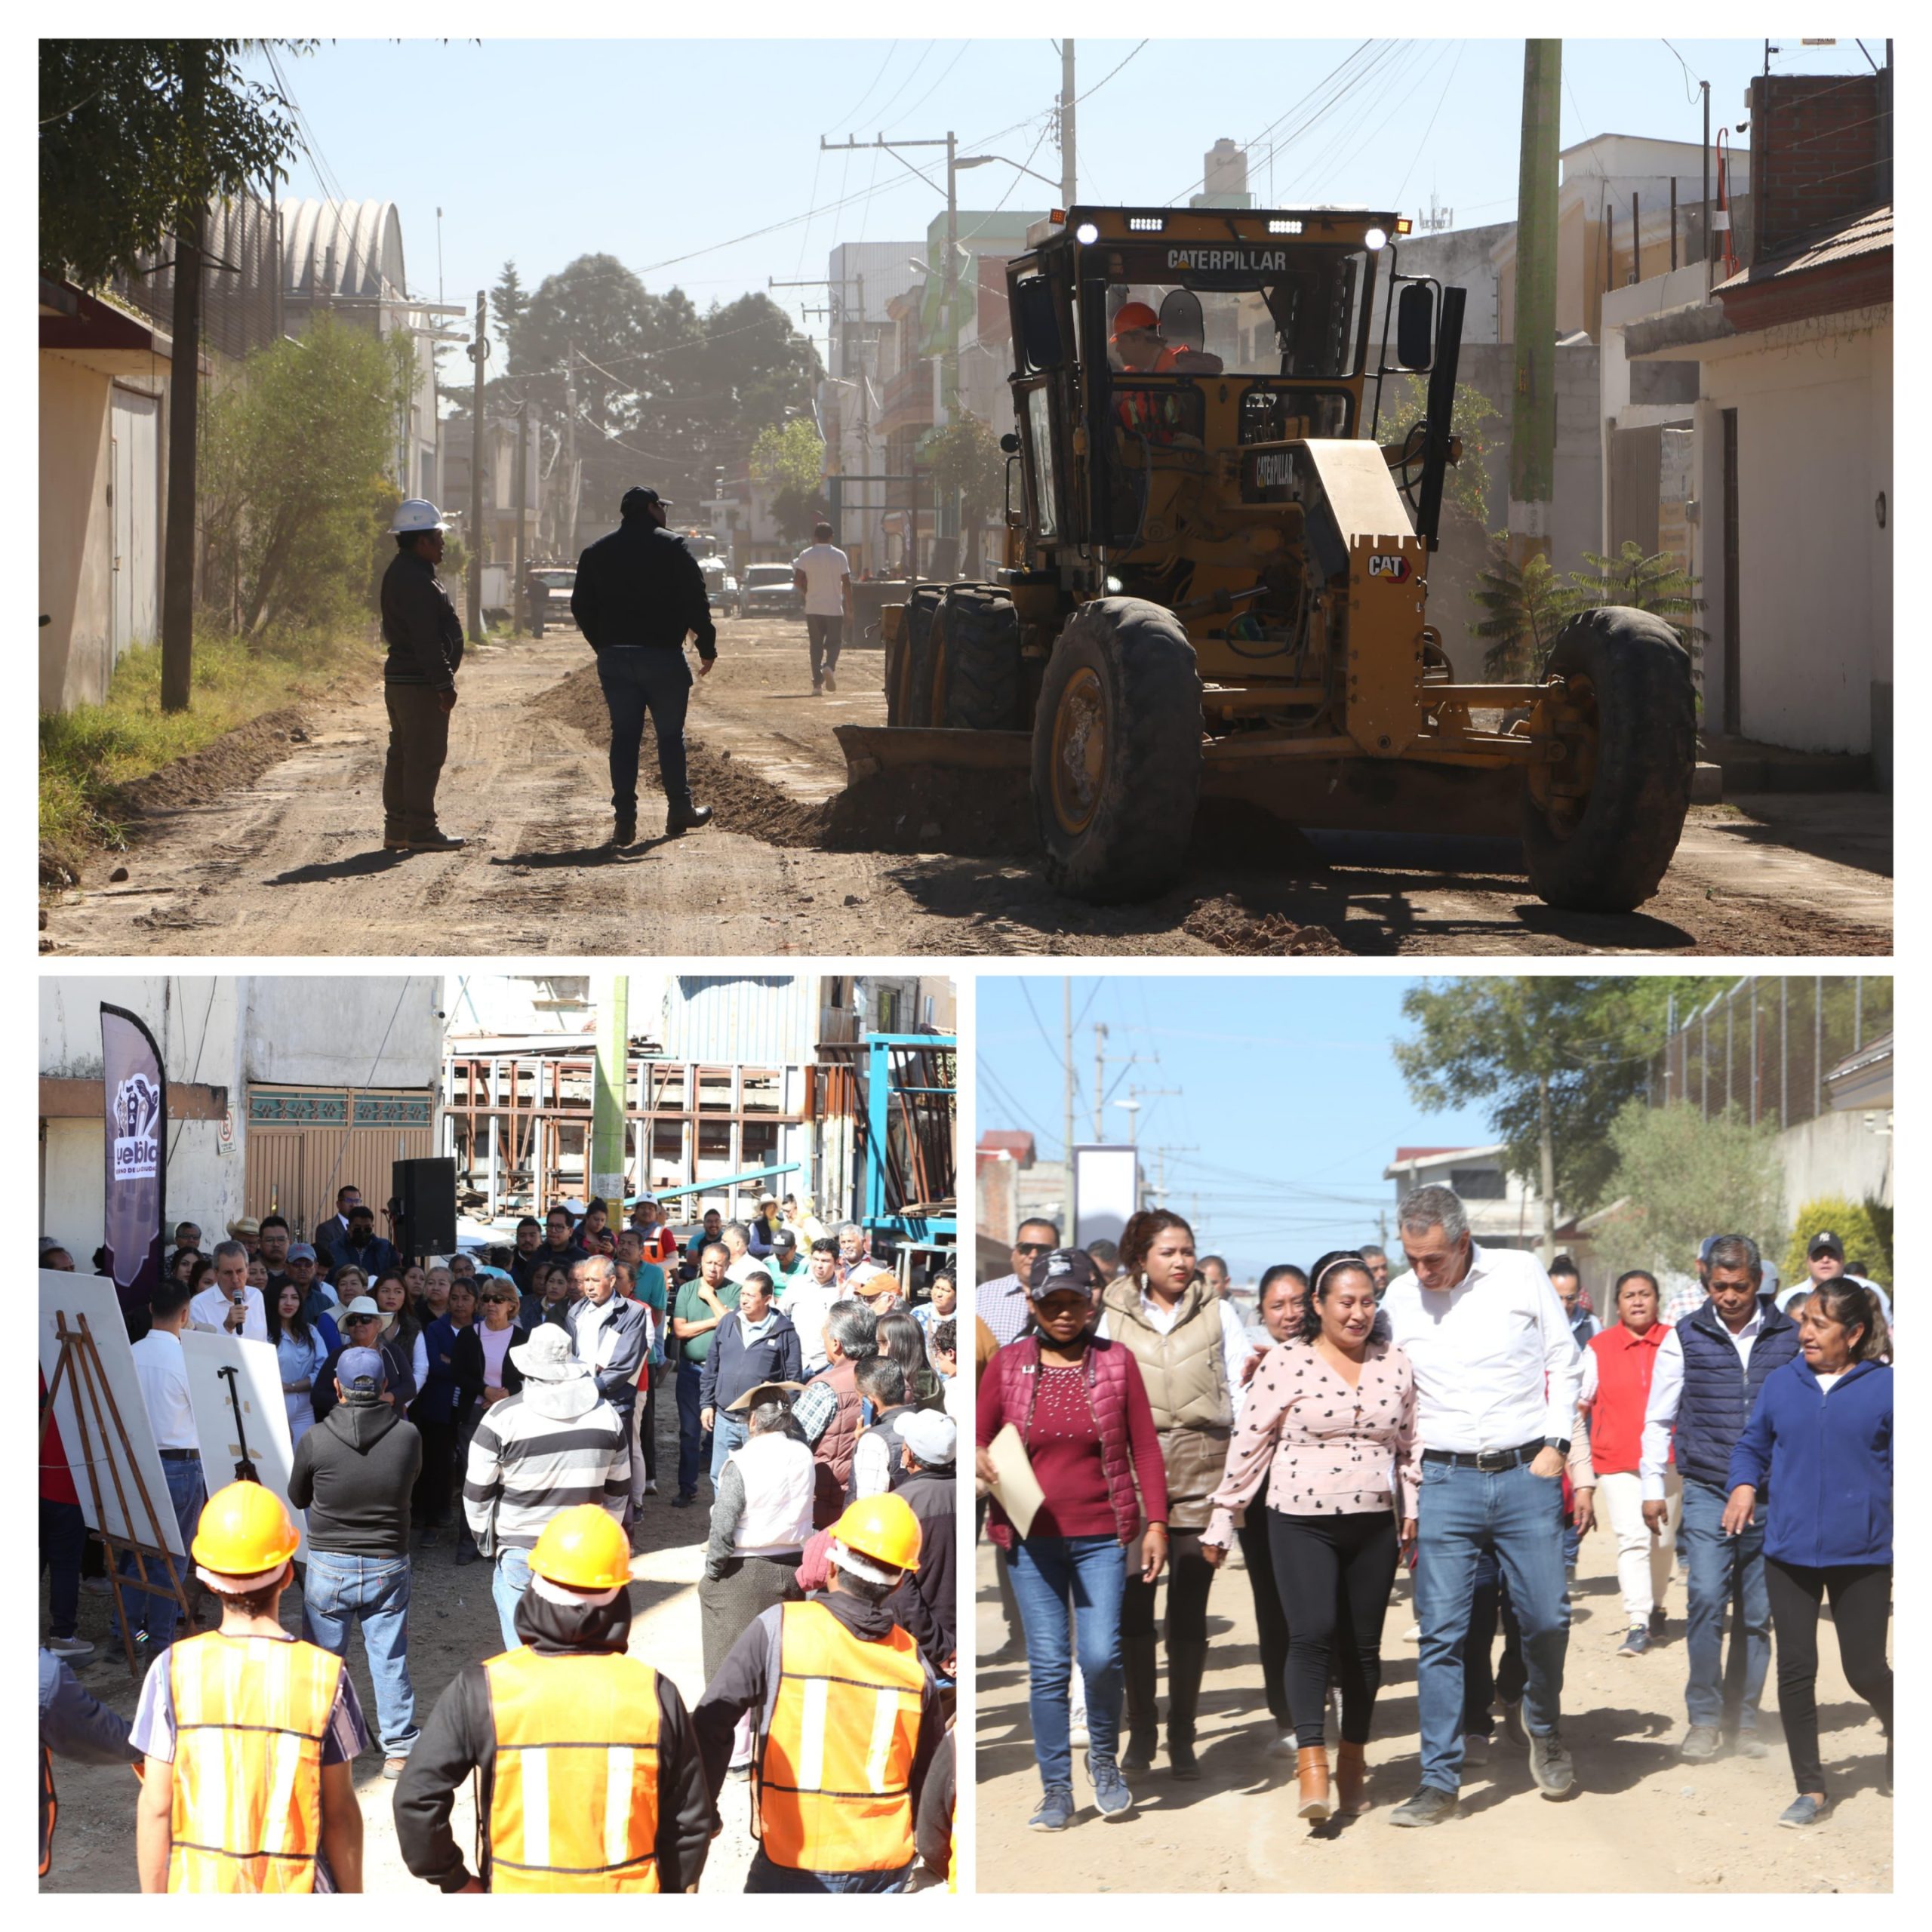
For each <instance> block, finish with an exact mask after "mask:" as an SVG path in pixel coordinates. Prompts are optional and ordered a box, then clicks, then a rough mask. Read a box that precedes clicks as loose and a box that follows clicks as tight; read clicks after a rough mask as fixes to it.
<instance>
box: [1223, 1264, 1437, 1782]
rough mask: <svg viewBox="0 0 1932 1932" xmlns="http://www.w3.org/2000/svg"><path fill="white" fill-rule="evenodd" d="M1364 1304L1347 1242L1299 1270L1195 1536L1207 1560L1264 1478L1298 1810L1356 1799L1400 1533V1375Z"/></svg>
mask: <svg viewBox="0 0 1932 1932" xmlns="http://www.w3.org/2000/svg"><path fill="white" fill-rule="evenodd" d="M1375 1312H1376V1292H1375V1278H1374V1275H1371V1273H1370V1272H1369V1266H1368V1263H1367V1262H1366V1261H1365V1260H1363V1258H1362V1257H1361V1256H1360V1255H1359V1254H1353V1253H1350V1252H1347V1251H1337V1252H1335V1253H1332V1254H1324V1256H1323V1257H1321V1260H1319V1261H1318V1262H1317V1263H1315V1266H1314V1267H1313V1268H1312V1269H1310V1270H1309V1286H1308V1297H1307V1300H1306V1306H1304V1308H1303V1314H1302V1321H1301V1327H1300V1331H1299V1332H1298V1333H1297V1334H1296V1335H1295V1337H1294V1338H1293V1339H1292V1340H1288V1341H1285V1342H1281V1343H1278V1344H1277V1345H1276V1346H1275V1347H1274V1348H1272V1349H1270V1350H1269V1354H1268V1358H1267V1360H1266V1361H1264V1362H1263V1364H1262V1365H1261V1367H1260V1371H1259V1372H1258V1373H1257V1375H1256V1377H1255V1378H1254V1387H1253V1388H1252V1389H1251V1390H1250V1391H1249V1393H1248V1397H1247V1401H1246V1403H1245V1404H1244V1406H1243V1407H1242V1410H1241V1423H1240V1426H1238V1428H1237V1429H1236V1430H1235V1437H1234V1441H1233V1442H1232V1444H1231V1445H1230V1447H1229V1451H1228V1459H1227V1472H1226V1475H1225V1477H1224V1478H1223V1481H1222V1483H1221V1486H1220V1489H1219V1490H1217V1491H1216V1493H1215V1495H1214V1520H1213V1521H1212V1522H1211V1524H1209V1525H1208V1528H1207V1533H1206V1534H1205V1535H1204V1537H1202V1538H1201V1546H1202V1551H1203V1554H1204V1555H1205V1557H1206V1558H1207V1561H1209V1562H1210V1563H1216V1564H1218V1563H1219V1562H1220V1561H1221V1560H1222V1558H1223V1556H1224V1555H1226V1551H1227V1547H1228V1545H1229V1543H1230V1542H1231V1541H1232V1538H1233V1528H1234V1512H1235V1511H1236V1510H1237V1509H1242V1508H1244V1507H1245V1506H1247V1503H1248V1500H1249V1499H1250V1498H1251V1497H1252V1496H1253V1495H1254V1493H1255V1491H1257V1489H1258V1488H1259V1487H1260V1486H1261V1483H1262V1480H1263V1477H1264V1476H1265V1477H1266V1479H1267V1484H1268V1491H1267V1503H1266V1515H1267V1523H1268V1537H1269V1546H1270V1549H1271V1552H1272V1555H1273V1558H1274V1566H1275V1584H1276V1586H1277V1588H1278V1589H1279V1590H1280V1592H1281V1607H1282V1608H1283V1610H1284V1611H1285V1612H1286V1613H1287V1620H1288V1629H1289V1630H1290V1632H1291V1633H1292V1634H1291V1636H1290V1638H1289V1640H1288V1706H1289V1709H1291V1712H1293V1713H1294V1727H1295V1740H1296V1746H1297V1751H1296V1758H1295V1767H1296V1772H1297V1778H1298V1780H1299V1783H1300V1800H1301V1801H1300V1815H1301V1816H1302V1817H1304V1818H1312V1819H1316V1820H1319V1819H1323V1818H1326V1817H1328V1816H1329V1815H1330V1814H1331V1812H1333V1811H1334V1810H1337V1809H1339V1810H1342V1811H1344V1812H1348V1813H1353V1812H1357V1811H1362V1810H1366V1809H1367V1799H1366V1798H1365V1795H1364V1787H1365V1786H1366V1784H1367V1763H1366V1759H1365V1753H1366V1750H1367V1744H1368V1737H1369V1729H1370V1725H1371V1720H1372V1719H1373V1718H1374V1712H1375V1699H1376V1694H1377V1691H1378V1690H1380V1688H1381V1684H1382V1620H1383V1615H1384V1614H1385V1613H1386V1611H1387V1609H1388V1607H1389V1592H1390V1591H1391V1590H1392V1589H1393V1588H1394V1587H1395V1564H1396V1561H1397V1558H1398V1555H1400V1552H1401V1545H1402V1544H1403V1543H1408V1544H1410V1545H1411V1546H1413V1543H1414V1537H1415V1526H1416V1497H1417V1490H1418V1487H1419V1485H1420V1481H1421V1460H1420V1450H1419V1448H1418V1446H1417V1436H1416V1385H1415V1374H1414V1370H1413V1369H1412V1368H1411V1366H1410V1364H1409V1358H1408V1357H1407V1355H1404V1353H1403V1352H1402V1351H1401V1349H1399V1348H1398V1347H1397V1346H1395V1343H1392V1342H1390V1341H1386V1340H1380V1339H1378V1338H1377V1337H1376V1335H1375V1334H1374V1327H1375ZM1391 1475H1394V1477H1395V1482H1394V1483H1393V1484H1392V1482H1391V1480H1390V1478H1391ZM1398 1494H1399V1501H1400V1510H1399V1516H1398V1509H1397V1502H1398ZM1398 1523H1399V1535H1398ZM1331 1669H1332V1670H1333V1672H1334V1676H1335V1679H1336V1681H1337V1683H1338V1684H1340V1687H1341V1692H1342V1739H1341V1748H1340V1752H1338V1754H1337V1764H1336V1775H1335V1787H1336V1789H1335V1793H1334V1795H1333V1796H1331V1792H1330V1790H1329V1780H1328V1753H1327V1749H1326V1748H1325V1747H1324V1743H1323V1738H1322V1726H1323V1721H1324V1718H1325V1716H1326V1714H1327V1711H1326V1706H1327V1689H1328V1678H1329V1674H1330V1672H1331Z"/></svg>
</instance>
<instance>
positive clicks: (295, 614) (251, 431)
mask: <svg viewBox="0 0 1932 1932" xmlns="http://www.w3.org/2000/svg"><path fill="white" fill-rule="evenodd" d="M415 380H416V361H415V356H414V352H413V346H412V344H411V340H410V338H409V337H408V336H406V335H403V334H396V335H394V336H392V337H389V339H388V340H383V339H382V338H380V337H377V336H376V335H374V334H371V333H370V332H369V331H367V330H365V329H361V328H357V327H355V325H353V324H351V323H347V322H343V321H337V320H336V319H335V318H334V317H332V316H330V315H326V314H324V315H318V316H316V317H315V319H314V321H312V323H311V324H310V325H309V331H308V333H307V334H306V335H305V336H303V337H302V338H301V339H300V340H299V341H297V340H288V339H285V340H282V341H280V342H278V343H275V344H273V345H272V346H270V347H269V348H267V349H263V350H260V351H259V352H257V354H256V355H253V356H251V357H250V358H249V359H248V363H247V364H246V365H245V369H244V372H243V379H242V380H241V381H239V382H238V383H235V384H233V385H232V386H230V387H229V388H228V389H226V390H224V391H223V392H222V394H221V395H220V396H218V397H217V398H216V399H215V401H214V404H213V405H211V408H210V410H209V412H208V417H209V420H208V436H207V455H208V484H209V488H208V512H209V515H208V525H207V528H206V536H207V539H208V555H209V558H210V560H211V577H212V578H213V579H214V582H213V583H211V590H212V591H213V592H214V595H215V598H217V600H219V601H232V605H233V607H234V608H235V609H237V610H238V611H239V613H240V615H241V628H242V630H243V631H244V632H245V633H246V634H248V635H260V633H262V632H264V631H266V630H269V629H304V628H310V627H314V626H320V625H322V624H325V623H332V622H337V621H340V620H343V619H344V618H345V617H348V616H349V615H350V614H352V612H353V611H354V610H355V608H357V606H358V605H361V606H362V608H367V606H366V603H365V602H364V599H365V596H366V586H367V583H368V560H369V558H370V557H371V555H372V554H373V553H374V549H375V545H376V540H377V536H378V534H379V529H378V519H379V518H380V517H382V516H383V515H384V514H385V513H386V511H387V510H388V509H389V508H391V507H392V506H393V504H394V503H395V490H394V488H393V486H392V485H389V484H388V483H387V481H386V479H385V478H384V476H383V464H384V462H385V460H386V458H387V457H388V456H389V451H390V450H391V448H392V445H393V443H394V440H395V424H396V420H397V418H398V415H399V414H401V412H402V411H405V410H406V409H407V408H408V405H409V402H410V399H411V393H412V391H413V389H414V383H415Z"/></svg>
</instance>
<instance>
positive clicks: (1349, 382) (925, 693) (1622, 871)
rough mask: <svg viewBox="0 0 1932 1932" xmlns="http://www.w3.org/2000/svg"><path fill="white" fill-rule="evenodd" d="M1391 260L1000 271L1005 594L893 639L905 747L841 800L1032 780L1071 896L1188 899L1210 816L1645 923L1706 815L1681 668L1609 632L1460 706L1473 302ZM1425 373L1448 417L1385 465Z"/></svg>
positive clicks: (1658, 633)
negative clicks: (973, 775)
mask: <svg viewBox="0 0 1932 1932" xmlns="http://www.w3.org/2000/svg"><path fill="white" fill-rule="evenodd" d="M1399 226H1401V227H1403V228H1405V227H1406V224H1400V225H1399ZM1399 246H1400V244H1399V241H1398V221H1397V219H1396V217H1395V216H1393V215H1392V214H1376V213H1371V212H1365V211H1355V210H1342V209H1337V208H1306V209H1283V210H1252V211H1250V210H1243V211H1220V210H1215V211H1209V210H1185V211H1177V210H1174V209H1171V208H1073V209H1070V210H1069V211H1067V212H1066V217H1065V219H1064V221H1063V222H1061V221H1058V220H1057V221H1056V223H1054V226H1053V227H1052V229H1051V232H1049V233H1048V235H1046V237H1045V238H1044V239H1041V240H1039V241H1038V242H1037V244H1036V245H1034V246H1033V247H1032V248H1031V249H1030V251H1029V252H1028V253H1026V254H1023V255H1021V256H1019V257H1016V258H1014V260H1012V261H1011V263H1009V264H1008V270H1007V279H1008V294H1009V297H1010V300H1011V312H1012V319H1013V337H1014V359H1015V363H1016V365H1017V366H1016V368H1015V371H1014V374H1013V376H1012V377H1011V384H1012V390H1013V398H1014V416H1015V419H1016V420H1015V425H1014V430H1013V432H1012V433H1011V435H1008V436H1007V437H1006V438H1004V447H1005V448H1006V449H1007V451H1008V453H1009V457H1010V459H1011V460H1010V466H1009V507H1008V532H1009V536H1008V565H1007V568H1004V569H1002V570H1001V571H998V572H997V573H995V581H994V582H992V583H926V584H918V585H917V586H915V588H914V589H912V592H911V593H910V595H909V597H908V598H907V599H906V602H905V603H904V604H903V605H891V606H888V608H887V611H886V613H885V617H884V626H883V628H884V636H885V640H886V645H887V674H886V688H887V698H888V724H887V725H886V726H885V727H884V728H882V729H881V728H863V727H857V726H849V725H848V726H841V728H839V737H840V738H841V741H842V743H844V749H845V751H846V754H847V758H848V764H849V765H850V766H851V770H852V771H853V773H854V775H855V777H856V776H863V775H865V774H869V773H871V772H873V771H876V770H878V768H881V767H891V766H900V765H917V766H921V767H926V768H931V767H934V766H939V767H966V768H979V769H985V770H996V769H999V768H1006V769H1008V770H1011V771H1014V772H1015V773H1016V774H1017V772H1018V771H1021V770H1024V771H1026V772H1027V773H1028V774H1029V785H1030V789H1031V792H1032V801H1033V806H1034V812H1035V819H1036V820H1037V823H1038V829H1039V835H1040V841H1041V846H1042V848H1043V849H1044V857H1045V865H1046V869H1047V872H1048V875H1049V877H1050V878H1051V880H1052V881H1053V882H1054V884H1056V885H1057V886H1058V887H1059V888H1061V889H1063V890H1064V891H1068V892H1070V893H1072V894H1075V895H1077V896H1078V897H1083V898H1088V899H1094V900H1124V899H1134V898H1143V897H1152V895H1154V894H1158V893H1159V892H1161V891H1164V889H1166V888H1168V887H1169V886H1170V885H1171V884H1174V882H1175V881H1177V879H1178V878H1179V877H1180V874H1181V871H1182V869H1183V863H1184V860H1185V857H1186V851H1187V848H1188V844H1189V838H1190V837H1191V835H1192V829H1193V824H1194V820H1195V812H1196V809H1197V806H1198V802H1199V801H1200V799H1201V797H1202V796H1204V795H1206V796H1209V797H1228V798H1241V799H1245V800H1247V801H1251V802H1252V803H1254V804H1258V805H1260V806H1262V807H1264V808H1266V809H1267V810H1269V811H1272V812H1273V813H1274V814H1277V815H1278V817H1281V818H1282V819H1284V820H1287V821H1289V822H1290V823H1294V824H1296V825H1300V826H1311V827H1330V828H1352V829H1366V830H1385V829H1386V830H1398V831H1400V830H1414V831H1429V832H1444V831H1448V832H1458V831H1460V832H1474V833H1484V834H1497V833H1503V834H1516V835H1520V836H1521V840H1522V844H1523V849H1524V860H1525V863H1526V867H1527V872H1528V875H1529V878H1530V881H1531V886H1532V888H1533V889H1534V891H1536V892H1537V894H1539V895H1540V897H1542V898H1543V899H1544V900H1547V901H1549V903H1552V904H1553V905H1556V906H1564V907H1569V908H1573V909H1579V910H1589V911H1601V912H1616V911H1626V910H1628V909H1630V908H1632V907H1633V906H1636V905H1638V904H1639V903H1641V902H1642V901H1643V900H1645V899H1647V897H1649V896H1650V895H1651V894H1652V893H1653V892H1654V891H1655V890H1656V889H1657V884H1658V882H1659V881H1660V879H1661V878H1662V877H1663V873H1664V870H1665V869H1666V866H1668V865H1669V863H1670V860H1671V857H1672V854H1673V853H1674V852H1675V849H1676V847H1677V842H1678V837H1679V835H1680V834H1681V831H1682V828H1683V823H1684V814H1685V811H1686V810H1687V807H1688V804H1689V801H1690V778H1691V768H1692V761H1693V758H1694V705H1693V700H1692V694H1691V681H1690V662H1689V658H1688V656H1687V654H1686V652H1685V651H1684V648H1683V647H1682V646H1681V645H1680V644H1679V642H1678V640H1677V638H1676V637H1675V635H1674V633H1673V632H1672V631H1671V629H1669V626H1667V625H1666V624H1665V623H1663V622H1662V621H1661V620H1659V619H1657V618H1656V617H1651V616H1649V615H1647V614H1644V613H1643V612H1641V611H1634V610H1628V609H1622V608H1615V607H1605V608H1600V609H1597V610H1593V611H1589V612H1588V613H1586V614H1584V615H1583V616H1580V617H1577V618H1575V619H1574V620H1572V621H1571V623H1569V624H1568V625H1567V626H1565V628H1564V629H1563V631H1562V632H1561V633H1560V634H1559V635H1558V637H1557V638H1556V639H1555V642H1554V644H1553V645H1552V648H1551V650H1550V651H1549V656H1548V660H1547V662H1546V663H1545V664H1544V665H1543V666H1542V669H1541V675H1540V677H1539V678H1538V679H1537V681H1535V682H1533V683H1526V684H1520V685H1517V684H1472V683H1465V682H1461V681H1458V679H1457V676H1456V674H1455V672H1454V669H1453V667H1452V666H1451V662H1450V659H1449V657H1448V655H1447V653H1446V652H1445V651H1444V649H1443V647H1442V643H1441V636H1440V635H1439V633H1438V630H1437V629H1436V628H1435V626H1432V625H1431V624H1430V623H1429V621H1428V612H1427V608H1426V597H1427V590H1428V574H1429V556H1430V554H1431V553H1432V551H1433V550H1434V549H1435V547H1436V543H1437V536H1438V522H1439V519H1440V515H1441V500H1442V488H1443V481H1444V474H1445V469H1446V466H1447V465H1448V464H1449V463H1451V462H1453V461H1454V460H1457V457H1458V456H1459V454H1460V451H1459V450H1458V448H1457V445H1456V442H1455V440H1454V438H1453V437H1452V435H1451V432H1450V417H1451V407H1452V404H1453V400H1454V392H1455V381H1456V370H1457V350H1458V346H1459V343H1460V333H1461V320H1462V309H1463V291H1462V290H1460V289H1459V288H1443V287H1441V285H1439V284H1438V283H1437V282H1436V281H1434V280H1433V279H1432V278H1429V277H1426V276H1417V275H1404V274H1403V273H1402V272H1401V270H1400V267H1399V262H1398V251H1399ZM1391 334H1393V342H1391ZM1391 349H1393V356H1392V357H1391ZM1404 373H1413V374H1418V375H1420V374H1426V376H1427V377H1428V384H1429V386H1428V402H1427V409H1426V416H1425V417H1424V418H1423V420H1422V421H1420V422H1419V423H1416V424H1415V425H1414V426H1413V427H1412V428H1411V429H1410V431H1409V432H1408V433H1407V435H1406V436H1404V437H1403V438H1401V440H1400V441H1398V442H1395V443H1392V444H1391V445H1389V446H1387V447H1384V446H1383V445H1382V444H1381V443H1380V442H1378V441H1377V432H1378V429H1380V426H1381V425H1382V423H1383V420H1385V419H1386V416H1387V414H1388V411H1387V410H1386V408H1385V406H1384V403H1383V393H1382V392H1383V385H1384V383H1386V381H1388V380H1389V379H1390V378H1391V377H1397V376H1399V375H1401V374H1404Z"/></svg>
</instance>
